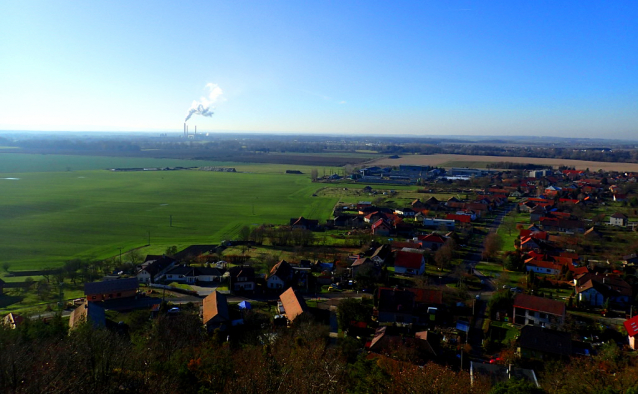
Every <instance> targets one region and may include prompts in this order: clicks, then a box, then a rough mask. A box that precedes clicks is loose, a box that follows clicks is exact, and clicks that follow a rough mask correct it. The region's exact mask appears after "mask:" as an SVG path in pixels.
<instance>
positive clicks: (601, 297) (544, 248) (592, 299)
mask: <svg viewBox="0 0 638 394" xmlns="http://www.w3.org/2000/svg"><path fill="white" fill-rule="evenodd" d="M560 245H561V240H560V237H558V236H553V235H550V234H549V233H548V232H546V231H541V230H539V229H538V228H537V227H536V226H534V225H530V226H529V227H528V228H527V229H521V230H520V236H519V240H518V245H517V246H518V248H519V250H520V252H521V254H522V256H523V260H524V267H525V271H527V272H530V271H533V272H534V273H537V274H541V275H551V276H555V277H561V278H562V279H563V281H562V283H563V284H566V285H568V286H571V287H572V288H573V289H574V295H575V297H576V300H577V302H578V305H579V306H581V307H592V308H601V307H603V306H604V305H607V306H608V307H609V308H610V309H615V310H628V308H629V306H630V305H631V302H632V300H633V290H632V287H631V285H630V284H629V283H627V282H626V281H625V280H624V279H622V272H620V271H618V270H611V272H609V270H601V269H600V268H597V267H594V266H593V267H591V270H590V267H589V266H588V265H587V264H585V263H583V262H582V261H581V259H580V257H579V255H578V254H577V253H575V252H574V251H573V250H565V249H564V248H563V247H562V246H560ZM590 271H591V272H590Z"/></svg>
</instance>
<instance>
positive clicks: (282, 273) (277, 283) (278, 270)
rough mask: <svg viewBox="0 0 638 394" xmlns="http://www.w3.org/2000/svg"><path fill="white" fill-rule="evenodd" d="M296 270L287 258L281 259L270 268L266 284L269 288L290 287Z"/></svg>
mask: <svg viewBox="0 0 638 394" xmlns="http://www.w3.org/2000/svg"><path fill="white" fill-rule="evenodd" d="M293 274H294V271H293V269H292V267H291V266H290V264H289V263H288V262H287V261H286V260H281V261H280V262H278V263H277V264H275V265H274V266H273V267H272V269H271V270H270V274H269V275H268V279H266V286H267V287H268V288H269V289H283V288H286V287H289V285H290V283H291V281H292V277H293Z"/></svg>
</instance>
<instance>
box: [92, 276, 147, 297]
mask: <svg viewBox="0 0 638 394" xmlns="http://www.w3.org/2000/svg"><path fill="white" fill-rule="evenodd" d="M138 287H139V283H138V281H137V278H127V279H117V280H108V281H104V282H92V283H85V284H84V295H85V296H86V300H87V301H106V300H114V299H119V298H127V297H135V296H136V295H137V288H138Z"/></svg>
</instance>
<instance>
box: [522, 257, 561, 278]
mask: <svg viewBox="0 0 638 394" xmlns="http://www.w3.org/2000/svg"><path fill="white" fill-rule="evenodd" d="M525 270H526V271H527V272H529V271H533V272H536V273H537V274H544V275H558V274H560V270H561V266H560V265H558V264H554V263H552V262H551V261H539V260H529V261H526V262H525Z"/></svg>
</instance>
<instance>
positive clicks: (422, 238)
mask: <svg viewBox="0 0 638 394" xmlns="http://www.w3.org/2000/svg"><path fill="white" fill-rule="evenodd" d="M418 239H419V241H423V242H434V243H439V244H444V243H445V238H443V237H441V236H440V235H437V234H428V235H419V236H418Z"/></svg>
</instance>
